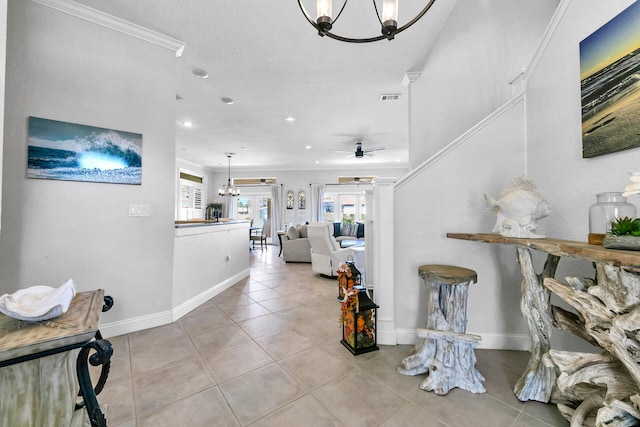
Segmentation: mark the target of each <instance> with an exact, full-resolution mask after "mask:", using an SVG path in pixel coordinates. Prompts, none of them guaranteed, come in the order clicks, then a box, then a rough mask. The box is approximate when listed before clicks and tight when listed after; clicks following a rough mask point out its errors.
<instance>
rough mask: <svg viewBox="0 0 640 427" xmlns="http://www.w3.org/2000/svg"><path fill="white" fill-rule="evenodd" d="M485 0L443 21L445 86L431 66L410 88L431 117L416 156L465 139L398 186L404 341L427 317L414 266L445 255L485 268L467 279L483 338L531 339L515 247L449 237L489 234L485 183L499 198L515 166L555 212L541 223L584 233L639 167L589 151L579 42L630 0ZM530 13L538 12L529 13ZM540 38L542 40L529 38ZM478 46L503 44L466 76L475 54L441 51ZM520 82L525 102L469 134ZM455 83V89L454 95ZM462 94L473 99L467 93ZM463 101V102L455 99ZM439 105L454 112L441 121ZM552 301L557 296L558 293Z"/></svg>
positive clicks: (568, 263) (435, 60) (564, 232)
mask: <svg viewBox="0 0 640 427" xmlns="http://www.w3.org/2000/svg"><path fill="white" fill-rule="evenodd" d="M478 3H482V5H481V6H480V5H479V4H476V2H461V3H458V6H457V8H458V9H460V8H464V9H465V10H464V11H463V10H454V12H453V13H452V16H451V18H450V21H451V22H448V23H447V26H446V28H448V31H451V33H450V34H449V36H448V37H445V36H444V35H443V37H442V38H441V40H440V42H439V45H438V46H436V48H435V49H434V55H432V56H431V58H430V62H429V64H428V65H427V69H430V70H437V69H441V70H443V71H442V72H440V75H439V76H438V78H437V80H436V81H437V82H438V84H437V85H435V84H431V83H429V82H428V81H426V82H424V81H423V79H424V78H425V76H426V75H427V74H423V75H422V77H421V78H420V79H419V80H418V81H417V82H416V83H414V87H413V88H412V97H413V99H414V100H415V103H414V104H413V105H412V108H413V110H412V117H413V118H414V120H413V121H414V122H415V121H416V120H415V118H416V117H418V118H420V117H428V118H429V121H428V123H427V125H426V126H428V127H429V128H428V129H427V128H426V126H425V128H424V129H422V128H420V127H419V126H414V127H413V128H412V134H413V139H412V141H411V149H412V155H413V154H416V153H418V154H417V155H420V154H419V153H428V155H429V156H432V155H433V153H434V152H435V151H436V150H438V149H440V148H442V146H443V144H449V143H450V142H451V141H452V140H456V143H457V142H460V141H464V143H461V144H460V145H459V146H458V147H457V148H455V149H454V150H452V152H451V153H448V154H444V155H443V156H442V158H440V156H439V155H436V156H434V157H431V160H430V161H429V162H427V163H426V164H424V166H425V167H424V170H423V171H422V170H420V171H416V172H415V173H414V174H412V175H411V176H410V177H411V178H410V179H405V180H404V181H402V182H401V183H400V185H399V186H398V188H397V193H396V201H397V203H396V216H397V218H396V222H395V224H396V236H397V238H396V252H397V253H399V254H400V253H401V252H402V251H403V250H407V248H408V250H407V256H398V261H397V262H396V275H395V283H396V288H397V294H396V304H397V306H396V312H397V313H401V315H400V316H399V318H398V323H397V324H398V334H399V340H398V341H399V342H410V341H411V332H412V331H413V330H414V329H415V327H416V326H420V325H421V324H422V322H424V320H423V319H424V315H425V313H424V308H423V307H420V306H416V304H415V301H416V300H418V301H422V300H423V298H420V297H421V295H420V293H421V292H423V289H422V288H421V287H420V286H419V283H418V277H417V266H418V265H420V264H426V263H433V262H443V263H453V264H459V265H463V266H466V267H470V268H473V269H476V270H477V271H478V284H477V285H473V286H472V287H471V290H470V295H469V307H468V310H469V324H468V330H469V331H471V332H474V333H478V334H480V335H482V337H483V342H482V346H484V347H494V348H523V349H527V348H528V334H527V328H526V325H525V323H524V321H523V319H522V315H521V314H520V310H519V306H518V305H519V298H520V291H519V287H520V281H521V279H520V273H519V267H518V265H517V264H516V260H515V254H514V252H515V251H514V249H513V248H512V247H505V246H500V245H485V244H481V243H473V242H466V241H454V240H451V239H446V238H445V237H444V236H445V234H446V233H447V232H489V231H490V230H491V228H492V226H493V223H494V221H495V215H494V214H493V213H491V212H487V211H486V209H485V206H484V200H483V198H482V195H483V193H490V194H492V195H494V196H495V195H497V194H499V193H500V191H501V190H502V189H503V188H504V187H505V186H506V185H507V184H508V183H509V181H510V179H511V178H512V177H513V175H515V174H517V173H525V172H526V173H527V174H528V175H529V176H531V177H532V178H533V179H534V181H535V182H536V183H537V185H538V189H539V190H540V192H541V193H542V194H543V195H544V196H545V198H546V199H547V200H548V201H549V203H550V205H551V208H552V210H553V212H552V214H551V215H550V217H548V218H545V219H543V220H542V221H540V223H539V231H541V232H542V233H545V234H547V235H549V236H553V237H560V238H566V239H575V240H581V241H586V238H587V233H588V207H589V205H591V204H592V203H594V202H595V193H597V192H600V191H616V190H621V189H622V188H623V187H624V185H625V184H626V182H627V180H628V176H627V174H626V173H625V172H626V171H632V170H637V169H638V168H637V165H638V161H639V160H640V151H638V150H637V149H636V150H635V151H634V150H630V151H626V152H623V153H617V154H611V155H607V156H603V157H600V158H594V159H582V155H581V134H580V93H579V91H580V83H579V63H578V60H579V54H578V43H579V41H580V40H581V39H583V38H584V37H586V36H588V35H589V34H591V33H592V32H593V31H595V30H596V29H597V28H598V27H600V26H601V25H602V24H604V23H605V22H606V21H607V20H609V19H611V18H612V17H613V16H615V15H616V14H617V13H619V12H620V11H621V10H622V9H623V8H624V7H625V6H627V5H629V4H631V3H632V2H631V1H622V0H619V1H614V2H598V1H596V0H591V1H588V2H585V1H575V0H574V1H571V0H565V1H562V2H561V3H560V4H559V6H558V9H557V11H553V10H552V6H553V4H554V2H545V3H544V4H543V6H542V7H540V8H539V6H540V5H539V4H538V3H536V4H535V5H533V3H531V2H526V1H517V2H513V6H511V5H509V6H508V7H505V6H506V4H505V1H501V0H493V1H485V2H478ZM509 3H511V2H509ZM531 7H534V8H539V9H538V10H537V11H534V10H531V9H530V8H531ZM485 8H488V9H486V11H485ZM519 11H521V12H519ZM481 12H482V13H483V14H484V13H489V14H490V15H491V14H493V15H494V17H493V18H491V19H492V21H493V23H494V25H493V26H492V29H489V28H487V27H485V26H484V25H482V24H481V22H479V21H482V19H471V15H473V14H480V13H481ZM552 12H554V13H555V14H554V15H553V16H552ZM478 16H480V15H478ZM530 16H533V17H534V18H535V19H534V20H533V21H529V19H530ZM524 21H529V22H524ZM499 22H502V24H503V25H498V23H499ZM465 26H466V27H465ZM463 27H464V28H465V31H463V32H462V34H461V36H460V37H455V36H454V31H453V30H454V29H455V28H458V29H460V28H463ZM545 29H546V30H545ZM504 40H509V43H507V44H505V42H504ZM534 40H537V43H532V41H534ZM470 41H471V43H469V42H470ZM520 44H521V45H522V49H519V45H520ZM480 46H486V47H487V48H486V49H488V50H489V53H490V55H489V57H492V55H493V54H495V52H493V50H492V49H493V47H492V46H498V47H499V48H500V49H502V50H503V51H502V52H501V53H500V55H499V56H498V57H495V58H494V60H493V61H487V64H485V65H484V67H487V68H488V69H489V70H490V72H489V73H486V71H487V70H484V71H483V72H482V73H481V74H482V75H484V76H485V77H486V78H474V77H470V76H469V74H473V73H469V69H472V70H474V71H475V68H476V67H475V65H476V64H475V63H476V62H477V61H471V63H472V64H474V67H472V68H469V67H467V68H466V69H462V68H461V67H460V66H459V64H457V63H456V62H455V61H456V60H453V61H454V65H457V66H454V67H451V61H450V60H449V57H451V56H452V55H449V56H447V55H445V54H444V53H445V52H448V53H449V54H450V53H451V52H457V53H458V57H462V58H469V57H472V58H474V55H475V59H479V57H478V54H477V53H474V51H477V50H478V49H480V51H481V52H482V53H484V52H485V50H483V49H481V48H480ZM536 49H537V50H536ZM437 52H441V55H438V54H437ZM480 56H482V55H480ZM523 61H524V65H525V67H526V68H527V72H526V73H525V74H524V76H523V78H522V79H521V81H516V84H515V85H513V87H512V88H511V89H508V85H506V84H507V83H508V81H507V80H505V79H504V77H506V76H509V75H510V73H511V72H513V70H516V69H517V67H521V66H522V63H523ZM493 76H496V77H495V78H494V77H493ZM505 85H506V86H505ZM520 85H522V86H521V87H522V88H523V89H526V91H525V92H524V95H523V100H522V101H521V102H520V101H519V102H517V103H515V104H514V105H513V107H510V108H508V109H507V110H506V111H505V112H504V113H502V114H500V115H499V116H498V117H495V118H494V117H492V116H490V117H491V119H490V120H488V121H486V122H484V121H483V122H481V123H480V125H478V126H474V127H472V128H471V132H468V133H465V132H467V127H462V125H464V124H465V123H466V124H467V126H471V125H473V124H474V123H475V122H477V121H478V120H479V119H481V118H482V117H483V115H489V114H490V113H491V114H492V115H493V114H494V113H492V112H491V111H487V109H488V108H490V107H492V105H493V107H492V108H494V109H495V108H496V105H495V104H496V103H497V102H499V101H500V100H503V99H505V97H506V99H508V98H509V97H510V96H512V95H510V92H511V94H513V93H517V91H518V89H519V88H520ZM452 88H453V89H452ZM450 89H451V90H453V92H454V94H457V95H456V96H454V97H453V101H451V100H450V97H449V93H450ZM462 94H465V96H466V98H467V99H468V101H467V102H460V99H461V96H462ZM416 98H418V99H416ZM487 100H489V101H487ZM455 103H457V106H458V108H457V110H454V109H453V104H455ZM441 108H442V112H439V111H440V109H441ZM454 112H455V114H453V113H454ZM434 115H435V116H436V117H438V115H444V116H447V117H450V120H445V117H441V120H433V116H434ZM461 134H462V136H459V135H461ZM453 146H457V145H456V144H453ZM441 154H442V153H441ZM434 159H436V160H437V161H435V160H434ZM413 162H414V160H413V159H412V164H413ZM442 182H446V183H447V184H446V185H442V184H440V183H442ZM416 200H417V202H416ZM403 203H406V204H410V203H417V205H416V206H417V208H418V209H417V212H418V213H417V214H416V217H418V216H420V218H419V219H417V220H415V219H414V223H415V226H413V225H408V224H410V217H409V215H406V214H403V213H402V212H403V211H404V209H403V207H402V204H403ZM418 242H419V243H418ZM535 261H536V265H537V267H538V268H541V266H542V263H543V262H544V256H540V255H537V254H536V256H535ZM592 272H593V269H592V267H591V265H590V263H586V262H582V261H578V260H569V259H563V260H562V261H561V263H560V266H559V268H558V272H557V277H559V278H562V277H564V276H565V275H569V274H574V275H586V276H588V275H591V274H593V273H592ZM552 303H553V304H558V301H557V299H556V298H555V297H554V298H552ZM552 343H553V345H554V347H559V348H564V349H576V348H580V349H583V348H585V347H588V346H585V345H584V344H583V343H582V342H580V341H579V340H577V339H574V338H573V337H570V336H569V335H568V334H565V333H563V332H561V331H557V330H556V331H555V332H554V337H553V340H552Z"/></svg>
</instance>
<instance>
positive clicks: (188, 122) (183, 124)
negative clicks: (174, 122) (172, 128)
mask: <svg viewBox="0 0 640 427" xmlns="http://www.w3.org/2000/svg"><path fill="white" fill-rule="evenodd" d="M182 126H184V127H186V128H190V127H192V126H193V123H191V122H190V121H188V120H187V121H186V122H182Z"/></svg>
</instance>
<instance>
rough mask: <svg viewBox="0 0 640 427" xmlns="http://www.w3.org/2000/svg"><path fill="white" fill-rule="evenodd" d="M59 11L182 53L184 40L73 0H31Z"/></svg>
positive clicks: (178, 54)
mask: <svg viewBox="0 0 640 427" xmlns="http://www.w3.org/2000/svg"><path fill="white" fill-rule="evenodd" d="M31 1H32V2H34V3H38V4H41V5H43V6H47V7H50V8H52V9H55V10H57V11H60V12H63V13H66V14H68V15H72V16H75V17H77V18H80V19H84V20H85V21H89V22H93V23H94V24H98V25H102V26H103V27H106V28H109V29H112V30H114V31H118V32H120V33H123V34H127V35H129V36H132V37H135V38H138V39H140V40H144V41H146V42H149V43H152V44H155V45H157V46H160V47H163V48H165V49H169V50H171V51H173V52H175V54H176V57H179V56H181V55H182V51H183V49H184V42H183V41H180V40H178V39H174V38H173V37H169V36H167V35H165V34H161V33H158V32H157V31H153V30H150V29H148V28H144V27H142V26H140V25H137V24H134V23H132V22H129V21H125V20H124V19H120V18H118V17H115V16H113V15H109V14H107V13H104V12H101V11H99V10H97V9H93V8H91V7H88V6H85V5H82V4H79V3H76V2H74V1H71V0H31Z"/></svg>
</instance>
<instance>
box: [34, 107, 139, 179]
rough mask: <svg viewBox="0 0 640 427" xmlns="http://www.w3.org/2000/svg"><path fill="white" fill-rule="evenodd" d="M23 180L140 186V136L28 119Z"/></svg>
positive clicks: (54, 121) (37, 118)
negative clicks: (57, 180) (26, 156)
mask: <svg viewBox="0 0 640 427" xmlns="http://www.w3.org/2000/svg"><path fill="white" fill-rule="evenodd" d="M27 163H28V164H27V177H28V178H40V179H59V180H64V181H88V182H106V183H112V184H134V185H140V184H142V135H141V134H139V133H132V132H124V131H119V130H113V129H104V128H99V127H94V126H85V125H79V124H74V123H66V122H59V121H56V120H49V119H42V118H39V117H29V140H28V161H27Z"/></svg>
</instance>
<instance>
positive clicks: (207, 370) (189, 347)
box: [98, 247, 569, 427]
mask: <svg viewBox="0 0 640 427" xmlns="http://www.w3.org/2000/svg"><path fill="white" fill-rule="evenodd" d="M336 294H337V283H336V281H335V280H331V279H328V278H324V277H321V276H317V275H314V274H313V273H312V272H311V266H310V264H287V263H285V262H284V261H283V260H282V259H281V258H279V257H278V256H277V250H276V249H275V248H273V247H270V248H269V249H268V250H266V251H265V252H261V251H259V250H256V251H252V252H251V277H250V278H247V279H245V280H242V281H241V282H239V283H237V284H236V285H234V286H233V287H231V288H229V289H228V290H226V291H225V292H223V293H222V294H220V295H218V296H216V297H215V298H212V299H211V300H210V301H208V302H207V303H205V304H203V305H202V306H200V307H199V308H197V309H196V310H194V311H193V312H191V313H190V314H188V315H186V316H184V317H183V318H182V319H180V320H179V321H177V322H175V323H172V324H170V325H166V326H161V327H158V328H154V329H150V330H145V331H140V332H136V333H132V334H128V335H124V336H119V337H113V338H110V341H111V343H112V344H113V347H114V356H113V359H112V368H111V374H110V376H109V380H108V381H107V385H106V387H105V389H104V390H103V392H102V393H101V394H100V395H99V396H98V398H99V400H100V403H101V405H102V407H103V408H104V407H106V408H107V416H108V421H109V426H110V427H147V426H153V427H160V426H171V427H175V426H189V427H199V426H205V427H209V426H251V427H266V426H278V427H287V426H299V425H304V426H383V427H396V426H412V427H413V426H433V427H442V426H455V427H464V426H473V427H478V426H492V427H496V426H498V427H499V426H512V427H523V426H540V427H546V426H568V425H569V423H568V422H567V421H565V420H564V418H562V417H561V416H560V414H559V412H558V410H557V409H556V408H555V406H553V405H547V404H543V403H538V402H526V403H525V402H520V401H518V400H517V399H516V398H515V397H514V396H513V393H512V391H511V390H512V388H513V385H514V384H515V382H516V380H517V378H518V377H519V372H520V371H521V370H522V369H523V368H524V367H525V366H526V363H527V359H528V353H526V352H517V351H497V350H476V355H477V358H478V364H477V368H478V370H479V371H480V373H481V374H482V375H483V376H484V377H485V378H486V381H485V383H484V385H485V387H486V388H487V393H486V394H473V393H469V392H466V391H463V390H459V389H454V390H452V391H450V392H449V394H447V395H446V396H437V395H435V394H433V393H430V392H425V391H422V390H420V389H419V388H418V386H419V384H420V383H421V382H422V380H423V379H424V376H416V377H409V376H404V375H401V374H398V373H397V372H396V367H397V366H398V364H399V363H400V361H401V360H402V359H403V358H404V357H405V356H407V355H408V354H409V353H410V351H411V348H412V346H409V345H398V346H381V348H380V350H379V351H375V352H371V353H367V354H363V355H359V356H353V355H351V353H350V352H349V351H348V350H347V349H345V348H344V347H343V346H342V345H341V344H340V342H339V340H340V329H339V327H338V317H339V303H338V301H337V299H336V296H337V295H336Z"/></svg>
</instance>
